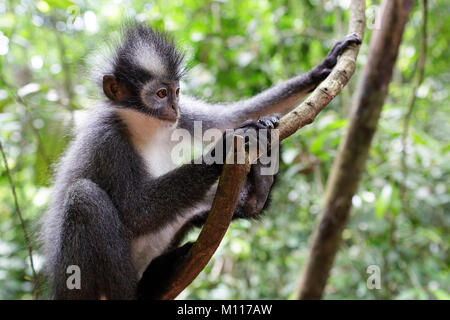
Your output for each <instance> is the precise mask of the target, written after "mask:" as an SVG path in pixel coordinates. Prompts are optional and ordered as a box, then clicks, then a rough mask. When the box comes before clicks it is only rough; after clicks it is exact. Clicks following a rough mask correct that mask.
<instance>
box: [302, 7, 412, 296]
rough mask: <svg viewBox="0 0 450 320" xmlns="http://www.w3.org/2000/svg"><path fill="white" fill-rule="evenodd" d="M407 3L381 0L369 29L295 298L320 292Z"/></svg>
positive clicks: (344, 220)
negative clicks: (352, 100) (375, 25)
mask: <svg viewBox="0 0 450 320" xmlns="http://www.w3.org/2000/svg"><path fill="white" fill-rule="evenodd" d="M412 5H413V1H412V0H396V1H392V0H384V1H383V3H382V6H381V7H382V8H381V23H380V26H381V27H380V29H376V30H374V32H373V34H372V38H371V41H370V48H369V55H368V58H367V63H366V65H365V68H364V71H363V73H362V75H361V77H360V79H359V84H358V89H357V91H356V99H355V103H354V105H353V108H352V112H351V115H350V119H349V125H348V128H347V132H346V134H345V136H344V137H343V139H342V140H341V143H340V145H339V149H338V155H337V157H336V159H335V160H334V162H333V167H332V169H331V172H330V175H329V178H328V181H327V188H326V192H325V199H324V206H323V210H322V213H321V217H320V221H319V224H318V226H317V228H316V230H315V232H314V234H313V236H312V241H311V243H310V251H309V256H308V259H307V262H306V265H305V267H304V268H303V271H302V275H301V279H300V287H299V289H298V292H297V298H299V299H320V298H321V297H322V294H323V291H324V289H325V285H326V282H327V279H328V275H329V273H330V270H331V267H332V265H333V261H334V257H335V256H336V253H337V250H338V248H339V245H340V240H341V233H342V230H343V229H344V227H345V225H346V223H347V220H348V217H349V214H350V209H351V205H352V198H353V196H354V194H355V193H356V191H357V188H358V183H359V180H360V177H361V174H362V172H363V171H364V167H365V161H366V158H367V155H368V153H369V148H370V144H371V141H372V137H373V135H374V133H375V130H376V127H377V123H378V119H379V117H380V113H381V108H382V106H383V104H384V100H385V98H386V95H387V89H388V84H389V82H390V80H391V76H392V70H393V68H394V64H395V61H396V59H397V54H398V49H399V47H400V43H401V40H402V35H403V30H404V27H405V24H406V22H407V21H408V16H409V12H410V11H411V8H412Z"/></svg>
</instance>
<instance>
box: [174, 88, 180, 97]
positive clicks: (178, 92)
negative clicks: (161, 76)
mask: <svg viewBox="0 0 450 320" xmlns="http://www.w3.org/2000/svg"><path fill="white" fill-rule="evenodd" d="M175 94H176V95H177V97H178V96H179V95H180V88H177V91H175Z"/></svg>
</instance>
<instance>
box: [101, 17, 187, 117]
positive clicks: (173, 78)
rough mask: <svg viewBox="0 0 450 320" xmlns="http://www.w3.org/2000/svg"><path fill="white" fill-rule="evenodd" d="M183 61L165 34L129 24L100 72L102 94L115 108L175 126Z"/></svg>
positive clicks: (180, 54)
mask: <svg viewBox="0 0 450 320" xmlns="http://www.w3.org/2000/svg"><path fill="white" fill-rule="evenodd" d="M183 58H184V55H183V54H182V53H181V52H179V51H178V50H177V48H176V47H175V44H174V42H173V40H172V39H171V38H169V37H168V36H167V35H166V34H164V33H162V32H159V31H156V30H154V29H152V28H150V27H148V26H146V25H144V24H139V23H135V22H133V23H128V24H127V25H126V26H125V27H124V29H123V35H122V40H121V42H120V43H119V44H118V45H117V47H116V48H115V50H114V52H113V54H112V57H111V58H110V59H109V66H108V68H107V69H106V72H105V71H104V72H102V85H103V92H104V93H105V95H106V96H107V97H108V98H109V100H110V101H111V102H112V103H113V104H114V105H115V106H118V107H122V108H132V109H135V110H137V111H139V112H143V113H145V114H147V115H150V116H152V117H156V118H159V119H161V120H165V121H170V122H174V121H176V120H177V119H178V115H179V112H178V97H179V94H180V86H179V81H180V79H181V77H182V76H183V74H184V63H183ZM103 70H105V68H103Z"/></svg>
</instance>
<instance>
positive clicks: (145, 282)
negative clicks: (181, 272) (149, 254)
mask: <svg viewBox="0 0 450 320" xmlns="http://www.w3.org/2000/svg"><path fill="white" fill-rule="evenodd" d="M193 244H194V243H193V242H188V243H186V244H184V245H183V246H181V247H179V248H175V249H172V250H169V251H168V252H166V253H164V254H163V255H161V256H159V257H157V258H156V259H154V260H153V261H152V262H151V263H150V265H149V266H148V267H147V269H146V270H145V272H144V274H143V275H142V278H141V280H140V281H139V284H138V290H137V298H138V299H140V300H156V299H158V298H160V297H161V295H162V293H163V292H164V291H165V289H166V288H167V286H168V285H169V284H170V283H169V281H170V278H171V276H172V275H173V274H174V272H175V271H176V269H177V267H178V266H180V265H181V263H182V262H183V260H184V259H185V258H186V256H187V254H188V252H189V250H190V249H191V247H192V245H193Z"/></svg>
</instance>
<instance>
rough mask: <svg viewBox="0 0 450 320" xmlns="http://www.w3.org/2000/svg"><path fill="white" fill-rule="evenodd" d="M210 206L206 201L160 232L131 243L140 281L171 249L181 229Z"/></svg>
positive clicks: (140, 237)
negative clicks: (158, 259)
mask: <svg viewBox="0 0 450 320" xmlns="http://www.w3.org/2000/svg"><path fill="white" fill-rule="evenodd" d="M210 206H211V204H210V203H209V201H205V202H204V203H202V204H200V205H198V206H196V207H194V208H191V209H187V210H186V212H183V213H182V214H181V215H179V217H178V218H176V219H175V220H174V221H172V223H170V224H168V225H166V226H165V227H163V228H161V229H160V230H159V231H157V232H155V233H149V234H146V235H142V236H139V237H137V238H135V239H133V240H132V241H131V257H132V259H133V265H134V267H135V268H136V271H137V276H138V280H139V279H141V277H142V274H143V273H144V271H145V269H146V268H147V266H148V265H149V264H150V262H151V261H152V260H153V259H155V258H156V257H158V256H160V255H161V254H163V253H164V251H165V250H166V249H167V248H168V247H169V245H170V243H171V242H172V240H173V239H174V237H175V234H176V233H177V232H178V231H179V230H180V229H181V227H182V226H183V225H184V224H185V223H186V222H188V221H189V220H190V219H192V218H193V217H194V216H196V215H198V214H200V213H201V212H203V211H205V210H209V207H210Z"/></svg>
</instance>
